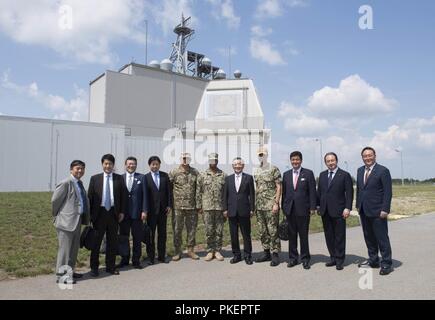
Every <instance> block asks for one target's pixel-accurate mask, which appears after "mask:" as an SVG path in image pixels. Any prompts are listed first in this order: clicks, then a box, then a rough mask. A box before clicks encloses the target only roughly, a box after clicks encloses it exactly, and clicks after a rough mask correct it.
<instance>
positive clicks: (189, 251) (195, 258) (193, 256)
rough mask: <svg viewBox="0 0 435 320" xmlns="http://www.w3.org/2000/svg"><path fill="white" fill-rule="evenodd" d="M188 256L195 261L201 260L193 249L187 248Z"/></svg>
mask: <svg viewBox="0 0 435 320" xmlns="http://www.w3.org/2000/svg"><path fill="white" fill-rule="evenodd" d="M187 255H188V256H189V257H191V258H192V259H193V260H199V256H198V255H197V254H196V253H195V252H193V248H187Z"/></svg>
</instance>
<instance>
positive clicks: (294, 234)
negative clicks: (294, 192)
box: [287, 208, 311, 262]
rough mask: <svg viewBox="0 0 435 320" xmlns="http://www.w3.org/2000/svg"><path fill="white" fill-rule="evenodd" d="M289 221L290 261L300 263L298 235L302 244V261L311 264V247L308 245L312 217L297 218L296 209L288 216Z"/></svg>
mask: <svg viewBox="0 0 435 320" xmlns="http://www.w3.org/2000/svg"><path fill="white" fill-rule="evenodd" d="M287 221H288V236H289V242H288V247H289V249H288V253H289V258H290V261H298V259H299V253H298V235H299V240H300V242H301V255H300V258H301V261H302V262H309V261H310V259H311V255H310V247H309V244H308V231H309V226H310V215H309V213H307V215H305V216H297V215H296V212H295V210H294V208H292V211H291V213H290V215H288V216H287Z"/></svg>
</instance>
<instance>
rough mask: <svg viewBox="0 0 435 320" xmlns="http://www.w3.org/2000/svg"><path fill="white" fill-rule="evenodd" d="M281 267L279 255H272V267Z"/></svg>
mask: <svg viewBox="0 0 435 320" xmlns="http://www.w3.org/2000/svg"><path fill="white" fill-rule="evenodd" d="M277 265H279V255H278V253H272V261H271V262H270V266H271V267H276V266H277Z"/></svg>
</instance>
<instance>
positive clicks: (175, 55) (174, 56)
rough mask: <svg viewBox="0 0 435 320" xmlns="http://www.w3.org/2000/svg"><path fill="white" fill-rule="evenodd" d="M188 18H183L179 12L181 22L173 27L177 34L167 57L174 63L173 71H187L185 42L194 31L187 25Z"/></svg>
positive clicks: (186, 42)
mask: <svg viewBox="0 0 435 320" xmlns="http://www.w3.org/2000/svg"><path fill="white" fill-rule="evenodd" d="M190 18H191V17H188V18H186V19H184V15H183V14H181V23H180V24H179V25H177V26H176V27H175V28H174V32H175V33H176V34H177V41H176V42H175V43H173V44H172V53H171V57H170V58H169V60H171V61H172V63H173V65H174V68H175V70H174V71H175V72H179V73H182V74H186V71H187V63H188V61H187V51H186V48H187V44H188V43H189V41H190V40H191V37H192V35H193V34H194V33H195V30H193V29H191V28H189V26H188V24H189V20H190Z"/></svg>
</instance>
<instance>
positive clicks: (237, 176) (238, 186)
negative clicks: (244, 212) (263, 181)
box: [236, 175, 240, 192]
mask: <svg viewBox="0 0 435 320" xmlns="http://www.w3.org/2000/svg"><path fill="white" fill-rule="evenodd" d="M239 189H240V175H236V191H237V192H239Z"/></svg>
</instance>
